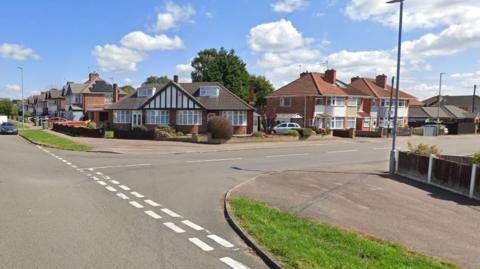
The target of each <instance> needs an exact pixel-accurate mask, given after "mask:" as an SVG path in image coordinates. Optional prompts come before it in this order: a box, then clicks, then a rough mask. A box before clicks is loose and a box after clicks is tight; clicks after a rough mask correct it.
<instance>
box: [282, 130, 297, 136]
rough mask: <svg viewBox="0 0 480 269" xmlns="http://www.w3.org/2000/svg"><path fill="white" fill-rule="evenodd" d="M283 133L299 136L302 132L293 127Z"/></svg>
mask: <svg viewBox="0 0 480 269" xmlns="http://www.w3.org/2000/svg"><path fill="white" fill-rule="evenodd" d="M283 135H287V136H295V137H299V136H300V133H299V132H298V130H295V129H291V130H288V131H287V132H285V133H284V134H283Z"/></svg>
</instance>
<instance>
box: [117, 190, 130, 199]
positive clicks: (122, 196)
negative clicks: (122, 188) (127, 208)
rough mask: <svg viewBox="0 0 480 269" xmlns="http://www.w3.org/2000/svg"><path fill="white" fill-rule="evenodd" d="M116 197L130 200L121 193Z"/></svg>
mask: <svg viewBox="0 0 480 269" xmlns="http://www.w3.org/2000/svg"><path fill="white" fill-rule="evenodd" d="M117 196H118V197H120V198H122V199H123V200H128V199H130V198H128V196H126V195H125V194H123V193H121V192H119V193H117Z"/></svg>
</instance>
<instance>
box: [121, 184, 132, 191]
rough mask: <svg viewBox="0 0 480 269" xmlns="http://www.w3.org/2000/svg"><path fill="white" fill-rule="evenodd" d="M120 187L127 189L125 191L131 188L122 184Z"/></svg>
mask: <svg viewBox="0 0 480 269" xmlns="http://www.w3.org/2000/svg"><path fill="white" fill-rule="evenodd" d="M120 189H122V190H125V191H129V190H130V188H129V187H127V186H125V185H120Z"/></svg>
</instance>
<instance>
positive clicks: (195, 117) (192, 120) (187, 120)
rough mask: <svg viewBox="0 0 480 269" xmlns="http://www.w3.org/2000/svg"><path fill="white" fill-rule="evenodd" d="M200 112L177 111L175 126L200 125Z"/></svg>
mask: <svg viewBox="0 0 480 269" xmlns="http://www.w3.org/2000/svg"><path fill="white" fill-rule="evenodd" d="M201 124H202V111H200V110H178V111H177V125H201Z"/></svg>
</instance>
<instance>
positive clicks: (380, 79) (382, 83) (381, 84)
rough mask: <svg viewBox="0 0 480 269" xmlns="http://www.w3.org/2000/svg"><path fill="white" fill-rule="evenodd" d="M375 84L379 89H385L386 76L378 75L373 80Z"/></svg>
mask: <svg viewBox="0 0 480 269" xmlns="http://www.w3.org/2000/svg"><path fill="white" fill-rule="evenodd" d="M375 84H377V85H378V86H379V87H381V88H384V89H385V88H386V87H387V76H386V75H378V76H377V78H376V79H375Z"/></svg>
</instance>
